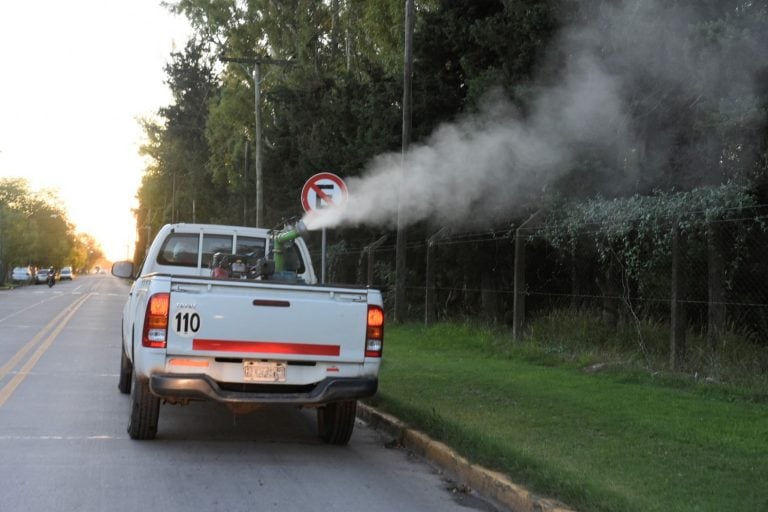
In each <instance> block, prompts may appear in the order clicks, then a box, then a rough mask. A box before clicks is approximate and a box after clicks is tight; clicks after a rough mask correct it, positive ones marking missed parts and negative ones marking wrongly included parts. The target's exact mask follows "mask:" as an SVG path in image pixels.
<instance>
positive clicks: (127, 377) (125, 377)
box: [117, 346, 133, 395]
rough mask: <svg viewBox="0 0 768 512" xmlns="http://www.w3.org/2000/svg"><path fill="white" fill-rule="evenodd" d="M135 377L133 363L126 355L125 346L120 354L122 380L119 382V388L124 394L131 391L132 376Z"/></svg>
mask: <svg viewBox="0 0 768 512" xmlns="http://www.w3.org/2000/svg"><path fill="white" fill-rule="evenodd" d="M132 377H133V365H132V364H131V360H130V359H128V356H127V355H125V346H123V349H122V350H121V354H120V381H119V382H118V383H117V389H119V390H120V392H121V393H122V394H124V395H127V394H128V393H130V392H131V378H132Z"/></svg>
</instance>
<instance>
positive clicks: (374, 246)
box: [363, 235, 387, 286]
mask: <svg viewBox="0 0 768 512" xmlns="http://www.w3.org/2000/svg"><path fill="white" fill-rule="evenodd" d="M386 239H387V235H384V236H382V237H381V238H379V239H378V240H376V241H375V242H373V243H371V244H368V245H367V246H365V248H364V249H363V252H364V253H365V254H366V256H367V259H368V280H367V283H366V285H367V286H373V251H374V250H376V249H378V248H379V247H380V246H381V244H383V243H384V241H385V240H386Z"/></svg>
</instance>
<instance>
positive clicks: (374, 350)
mask: <svg viewBox="0 0 768 512" xmlns="http://www.w3.org/2000/svg"><path fill="white" fill-rule="evenodd" d="M383 345H384V310H383V309H381V308H380V307H379V306H368V326H367V328H366V333H365V357H381V351H382V348H383Z"/></svg>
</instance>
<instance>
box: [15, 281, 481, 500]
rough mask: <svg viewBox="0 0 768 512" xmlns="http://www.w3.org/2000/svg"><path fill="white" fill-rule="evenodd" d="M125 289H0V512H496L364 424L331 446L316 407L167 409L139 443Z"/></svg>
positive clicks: (75, 284) (113, 285)
mask: <svg viewBox="0 0 768 512" xmlns="http://www.w3.org/2000/svg"><path fill="white" fill-rule="evenodd" d="M127 292H128V284H127V283H126V282H124V281H121V280H118V279H116V278H114V277H112V276H108V275H94V276H84V277H78V278H77V279H75V280H74V281H65V282H61V283H57V284H56V286H54V287H53V288H48V287H47V286H45V285H31V286H24V287H20V288H16V289H14V290H3V291H0V365H2V366H0V511H10V510H25V511H30V512H35V511H46V512H51V511H56V512H61V511H77V512H86V511H99V512H101V511H105V510H109V511H110V512H119V511H144V510H161V511H163V512H175V511H184V512H189V511H190V510H193V511H202V510H206V511H227V512H235V511H240V510H242V511H246V510H247V511H249V512H250V511H262V510H275V511H284V512H294V511H312V512H316V511H318V510H328V511H342V512H343V511H366V512H377V511H382V512H389V511H397V512H407V511H418V512H428V511H440V512H450V511H465V512H466V511H467V510H471V509H476V510H494V509H493V508H492V507H491V506H490V505H488V504H487V503H485V502H482V501H481V500H478V499H476V498H474V497H472V496H468V495H466V494H463V493H461V492H458V493H457V492H454V490H453V488H454V486H453V485H452V484H451V483H450V482H449V481H447V480H446V479H444V478H443V477H442V476H441V475H440V474H439V473H438V472H437V471H435V470H434V469H433V468H431V467H430V466H429V465H427V464H426V463H424V462H423V461H421V460H419V459H415V458H413V457H412V456H409V454H408V453H407V452H405V451H403V450H401V449H388V448H386V447H385V444H386V443H385V442H386V439H385V438H384V437H382V435H381V434H379V433H378V432H377V431H375V430H372V429H370V428H368V427H367V426H366V425H365V424H363V423H361V422H358V425H357V426H356V427H355V432H354V434H353V436H352V440H351V441H350V443H349V445H348V446H345V447H335V446H327V445H325V444H323V443H322V442H321V441H320V440H319V439H318V437H317V434H316V423H315V414H314V412H313V411H309V410H298V409H292V408H291V409H287V408H269V409H262V410H259V411H256V412H254V413H251V414H248V415H234V414H232V413H231V412H230V411H229V410H228V409H227V408H225V407H223V406H219V405H218V404H211V403H196V404H192V405H189V406H186V407H182V406H171V405H162V406H161V410H160V425H159V433H158V438H157V439H156V440H153V441H133V440H131V439H130V438H129V437H128V434H127V433H126V430H125V429H126V425H127V421H128V396H127V395H122V394H120V393H119V392H118V390H117V381H118V367H119V362H120V312H121V310H122V306H123V304H124V302H125V299H126V297H127Z"/></svg>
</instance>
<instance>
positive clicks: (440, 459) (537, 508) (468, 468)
mask: <svg viewBox="0 0 768 512" xmlns="http://www.w3.org/2000/svg"><path fill="white" fill-rule="evenodd" d="M357 416H358V418H360V419H362V420H363V421H365V422H366V423H367V424H368V425H370V426H371V427H373V428H375V429H376V430H380V431H384V432H386V433H387V434H389V435H391V436H392V437H393V438H394V439H395V440H396V441H398V442H399V443H400V444H401V445H402V446H403V447H405V448H407V449H408V450H411V451H412V452H414V453H416V454H418V455H420V456H422V457H425V458H427V459H429V460H430V461H432V462H433V463H434V464H436V465H437V466H439V467H440V468H441V469H443V470H444V471H445V472H447V473H450V474H452V475H454V476H455V477H456V478H457V479H458V480H460V481H461V482H462V483H463V484H466V485H468V486H469V487H471V488H472V489H474V490H475V491H477V492H478V493H479V494H480V495H482V496H486V497H488V498H491V499H492V500H494V501H496V502H497V503H499V504H501V505H503V506H505V507H507V508H509V509H510V510H514V511H515V512H573V510H571V509H569V508H567V507H566V506H565V505H563V504H562V503H560V502H558V501H555V500H552V499H549V498H543V497H540V496H537V495H535V494H533V493H532V492H530V491H528V490H527V489H525V488H524V487H522V486H520V485H518V484H516V483H514V482H512V481H510V480H509V478H507V476H506V475H504V474H502V473H499V472H496V471H491V470H489V469H487V468H484V467H482V466H478V465H477V464H472V463H471V462H469V461H468V460H467V459H465V458H464V457H462V456H461V455H459V454H458V453H456V452H455V451H453V450H452V449H451V448H450V447H448V446H447V445H445V444H444V443H441V442H440V441H435V440H434V439H431V438H430V437H429V436H427V435H426V434H424V433H422V432H419V431H417V430H414V429H412V428H410V427H408V425H406V424H405V423H403V422H402V421H400V420H399V419H397V418H395V417H394V416H391V415H389V414H386V413H383V412H381V411H379V410H377V409H375V408H373V407H371V406H369V405H366V404H363V403H358V407H357Z"/></svg>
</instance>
